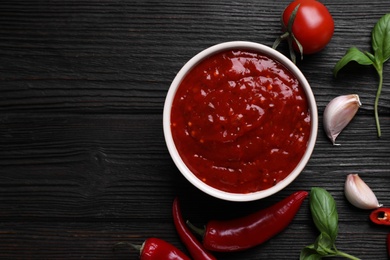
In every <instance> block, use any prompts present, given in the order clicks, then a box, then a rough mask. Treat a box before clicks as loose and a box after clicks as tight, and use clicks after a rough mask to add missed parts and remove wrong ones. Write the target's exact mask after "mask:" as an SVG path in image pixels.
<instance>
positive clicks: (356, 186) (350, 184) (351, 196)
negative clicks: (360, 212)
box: [344, 174, 382, 209]
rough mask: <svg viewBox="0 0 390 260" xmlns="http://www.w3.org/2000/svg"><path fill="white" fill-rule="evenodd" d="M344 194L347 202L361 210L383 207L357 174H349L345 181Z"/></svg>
mask: <svg viewBox="0 0 390 260" xmlns="http://www.w3.org/2000/svg"><path fill="white" fill-rule="evenodd" d="M344 193H345V197H346V198H347V200H348V201H349V202H350V203H351V204H352V205H354V206H355V207H357V208H360V209H376V208H379V207H382V204H379V202H378V199H377V198H376V196H375V194H374V192H373V191H372V190H371V188H370V187H369V186H368V185H367V184H366V183H365V182H364V181H363V180H362V179H361V178H360V177H359V175H357V174H349V175H348V176H347V179H346V181H345V186H344Z"/></svg>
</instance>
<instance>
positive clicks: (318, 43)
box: [282, 0, 334, 54]
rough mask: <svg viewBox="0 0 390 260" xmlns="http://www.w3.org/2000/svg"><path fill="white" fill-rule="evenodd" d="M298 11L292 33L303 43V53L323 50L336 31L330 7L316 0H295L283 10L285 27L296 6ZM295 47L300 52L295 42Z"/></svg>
mask: <svg viewBox="0 0 390 260" xmlns="http://www.w3.org/2000/svg"><path fill="white" fill-rule="evenodd" d="M298 4H299V7H298V11H297V13H296V16H295V20H294V23H293V25H292V33H293V34H294V36H295V38H296V40H298V42H299V43H300V44H301V46H302V49H303V54H312V53H316V52H318V51H320V50H322V49H323V48H324V47H325V46H326V45H327V44H328V43H329V41H330V39H331V38H332V36H333V32H334V21H333V18H332V15H331V14H330V13H329V11H328V9H327V8H326V7H325V6H324V5H323V4H322V3H320V2H318V1H315V0H295V1H293V2H291V3H290V4H289V5H288V6H287V8H286V9H285V10H284V12H283V17H282V18H283V23H284V26H285V28H287V27H288V22H289V19H290V17H291V14H292V13H293V11H294V9H295V7H296V6H297V5H298ZM293 46H294V49H295V50H296V51H298V52H299V49H298V47H297V44H296V43H295V42H294V45H293Z"/></svg>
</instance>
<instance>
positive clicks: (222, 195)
mask: <svg viewBox="0 0 390 260" xmlns="http://www.w3.org/2000/svg"><path fill="white" fill-rule="evenodd" d="M230 49H246V50H251V51H254V52H258V53H262V54H265V55H267V56H268V57H271V58H273V59H275V60H277V61H279V62H280V63H281V64H283V65H284V66H285V67H286V68H287V69H288V70H290V72H292V74H293V75H295V77H296V78H297V79H298V80H299V82H300V84H301V86H302V88H303V89H304V92H305V94H306V97H307V101H308V107H309V109H310V113H311V130H310V131H311V133H310V137H309V140H308V144H307V149H306V151H305V153H304V155H303V157H302V159H301V160H300V162H299V163H298V165H297V166H296V167H295V169H294V170H293V171H292V172H291V173H290V174H289V175H288V176H287V177H286V178H285V179H283V180H282V181H280V182H279V183H277V184H276V185H275V186H273V187H271V188H269V189H266V190H261V191H257V192H252V193H245V194H240V193H230V192H225V191H221V190H218V189H216V188H213V187H211V186H209V185H207V184H206V183H204V182H203V181H201V180H200V179H198V178H197V177H196V176H195V175H194V174H193V173H192V172H191V171H190V170H189V169H188V167H187V166H186V164H185V163H184V162H183V160H182V159H181V157H180V155H179V153H178V151H177V149H176V146H175V143H174V140H173V138H172V132H171V106H172V102H173V99H174V96H175V94H176V90H177V88H178V87H179V85H180V83H181V81H182V80H183V78H184V77H185V76H186V75H187V73H188V72H189V71H191V69H192V68H193V67H194V66H196V65H197V64H198V63H199V62H200V61H202V60H203V59H205V58H206V57H209V56H211V55H213V54H216V53H218V52H221V51H226V50H230ZM163 130H164V136H165V141H166V144H167V147H168V150H169V153H170V155H171V157H172V159H173V161H174V163H175V164H176V166H177V168H178V169H179V170H180V172H181V173H182V174H183V175H184V177H185V178H186V179H187V180H188V181H189V182H191V183H192V184H193V185H194V186H196V187H197V188H199V189H200V190H202V191H203V192H205V193H207V194H209V195H211V196H213V197H216V198H219V199H223V200H227V201H253V200H258V199H262V198H265V197H268V196H271V195H273V194H275V193H276V192H278V191H280V190H282V189H283V188H285V187H286V186H287V185H289V184H290V183H291V182H292V181H294V179H295V178H296V177H297V176H298V175H299V174H300V173H301V172H302V170H303V169H304V167H305V166H306V164H307V162H308V161H309V159H310V156H311V154H312V151H313V149H314V146H315V143H316V139H317V130H318V112H317V105H316V101H315V98H314V95H313V92H312V90H311V87H310V85H309V83H308V82H307V80H306V78H305V77H304V75H303V74H302V72H301V71H300V70H299V69H298V67H297V66H296V65H295V64H294V63H292V62H291V61H290V60H289V59H288V58H287V57H286V56H284V55H283V54H281V53H280V52H278V51H276V50H274V49H272V48H270V47H268V46H265V45H262V44H259V43H254V42H245V41H233V42H225V43H221V44H217V45H214V46H212V47H210V48H207V49H205V50H203V51H202V52H200V53H198V54H197V55H195V56H194V57H193V58H192V59H190V60H189V61H188V62H187V63H186V64H185V65H184V66H183V67H182V69H181V70H180V71H179V72H178V74H177V75H176V77H175V79H174V80H173V82H172V84H171V86H170V88H169V91H168V94H167V97H166V100H165V104H164V112H163Z"/></svg>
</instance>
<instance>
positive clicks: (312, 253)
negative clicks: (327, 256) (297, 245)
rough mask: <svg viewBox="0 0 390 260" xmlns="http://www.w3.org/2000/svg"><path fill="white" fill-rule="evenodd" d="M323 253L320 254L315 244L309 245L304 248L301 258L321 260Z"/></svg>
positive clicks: (304, 259)
mask: <svg viewBox="0 0 390 260" xmlns="http://www.w3.org/2000/svg"><path fill="white" fill-rule="evenodd" d="M320 259H322V255H320V254H318V253H317V251H316V250H315V249H314V245H310V246H307V247H305V248H303V249H302V251H301V254H300V256H299V260H320Z"/></svg>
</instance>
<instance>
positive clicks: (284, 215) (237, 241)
mask: <svg viewBox="0 0 390 260" xmlns="http://www.w3.org/2000/svg"><path fill="white" fill-rule="evenodd" d="M307 195H308V192H306V191H297V192H295V193H293V194H291V195H290V196H288V197H287V198H285V199H284V200H282V201H280V202H278V203H276V204H274V205H273V206H271V207H268V208H265V209H263V210H260V211H258V212H256V213H253V214H251V215H248V216H246V217H242V218H238V219H233V220H227V221H226V220H225V221H209V222H208V223H207V226H206V229H205V230H203V246H204V247H205V248H206V249H207V250H211V251H219V252H232V251H241V250H245V249H248V248H251V247H254V246H256V245H259V244H261V243H263V242H265V241H267V240H268V239H270V238H271V237H273V236H275V235H276V234H278V233H280V232H281V231H282V230H284V229H285V228H286V227H287V226H288V225H289V224H290V222H291V221H292V220H293V218H294V217H295V215H296V213H297V212H298V210H299V208H300V206H301V204H302V202H303V200H304V199H305V198H306V197H307ZM188 224H189V225H190V227H192V228H193V226H192V225H191V224H190V223H188ZM198 231H199V229H198Z"/></svg>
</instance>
